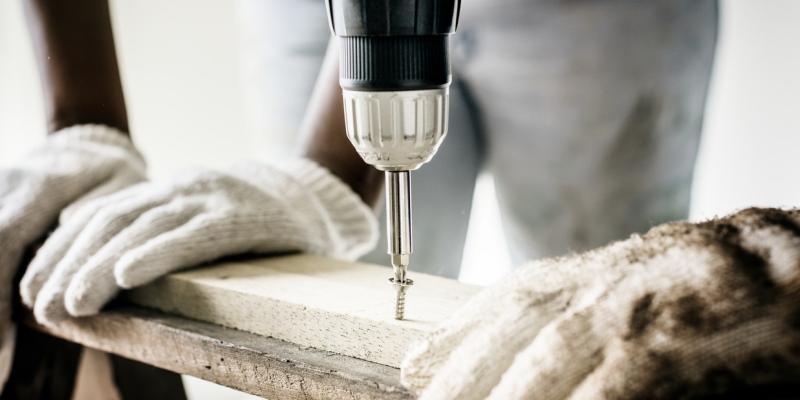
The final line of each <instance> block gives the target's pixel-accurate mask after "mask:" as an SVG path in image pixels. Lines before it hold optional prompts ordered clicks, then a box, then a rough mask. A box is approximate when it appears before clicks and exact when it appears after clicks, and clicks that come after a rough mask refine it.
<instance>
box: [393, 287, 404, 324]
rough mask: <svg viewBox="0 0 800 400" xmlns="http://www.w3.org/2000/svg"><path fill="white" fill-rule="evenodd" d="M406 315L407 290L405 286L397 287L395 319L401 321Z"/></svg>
mask: <svg viewBox="0 0 800 400" xmlns="http://www.w3.org/2000/svg"><path fill="white" fill-rule="evenodd" d="M405 313H406V288H405V286H398V287H397V301H396V302H395V307H394V319H398V320H401V319H403V318H404V316H405Z"/></svg>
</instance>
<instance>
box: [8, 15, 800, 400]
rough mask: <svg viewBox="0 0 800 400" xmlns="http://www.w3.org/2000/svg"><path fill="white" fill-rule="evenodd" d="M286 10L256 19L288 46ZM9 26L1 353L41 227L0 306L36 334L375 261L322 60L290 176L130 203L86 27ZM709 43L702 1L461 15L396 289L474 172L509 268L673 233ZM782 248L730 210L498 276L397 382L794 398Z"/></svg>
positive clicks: (428, 252)
mask: <svg viewBox="0 0 800 400" xmlns="http://www.w3.org/2000/svg"><path fill="white" fill-rule="evenodd" d="M293 2H294V1H288V0H287V1H284V2H275V4H276V5H275V7H281V6H283V7H284V8H285V9H286V13H275V14H274V15H280V16H281V18H284V19H285V21H286V22H284V23H299V22H298V21H299V20H300V16H299V15H294V17H296V18H295V19H293V18H292V15H293V14H291V12H292V11H291V10H293V9H294V8H293V7H291V6H290V3H293ZM27 5H28V11H29V12H28V15H29V20H30V22H31V24H30V25H31V27H32V31H33V33H34V34H33V37H34V43H35V45H36V48H37V59H38V60H39V65H40V68H41V75H42V79H43V82H44V83H45V84H44V87H45V90H46V105H47V112H48V123H49V124H48V127H49V128H48V129H49V131H50V132H51V135H49V137H48V139H47V140H46V141H45V143H44V144H43V145H42V146H41V147H39V148H38V149H37V150H35V151H34V152H33V153H32V154H31V155H29V156H28V157H26V158H25V159H24V160H23V161H22V162H21V163H20V164H19V165H17V166H15V167H13V168H10V169H5V170H0V271H1V272H0V274H2V276H0V278H2V279H1V280H0V284H2V285H3V287H4V289H3V292H2V294H3V298H2V299H0V325H3V326H5V327H6V329H3V330H4V331H7V330H8V329H7V327H9V326H10V311H9V310H10V307H11V306H10V305H11V303H12V301H13V299H12V298H11V293H12V279H11V277H12V276H13V275H14V273H15V271H16V267H17V265H18V264H19V262H20V259H21V257H22V253H23V251H24V249H25V248H26V247H27V246H29V245H31V244H32V243H34V242H35V241H36V240H37V239H39V238H42V237H44V236H45V235H46V233H47V231H48V229H49V228H51V227H53V226H56V225H57V228H56V229H55V231H54V232H53V233H52V234H51V235H50V236H49V237H48V238H47V240H46V241H45V242H44V244H43V245H42V246H41V248H40V249H39V250H38V251H37V252H36V254H35V256H34V258H33V260H32V261H31V263H30V264H29V265H28V267H27V270H26V271H25V274H24V276H23V278H22V281H21V283H20V288H19V289H20V295H21V299H22V301H23V302H24V303H25V304H26V305H28V306H29V307H31V308H32V309H33V310H34V315H35V317H36V318H37V320H39V321H40V322H42V323H45V324H56V323H58V322H60V321H62V320H64V319H66V318H70V317H72V316H86V315H92V314H95V313H97V312H98V311H99V310H100V309H101V308H102V307H103V306H104V305H105V304H106V303H107V302H108V301H109V300H111V299H112V298H113V297H114V296H115V295H116V293H117V292H118V291H119V290H120V289H123V288H132V287H136V286H139V285H142V284H145V283H147V282H150V281H152V280H153V279H156V278H158V277H159V276H162V275H164V274H166V273H169V272H171V271H174V270H177V269H181V268H186V267H190V266H193V265H197V264H199V263H202V262H205V261H209V260H213V259H217V258H220V257H222V256H226V255H233V254H241V253H270V252H282V251H290V250H297V251H306V252H313V253H318V254H324V255H329V256H333V257H340V258H346V259H355V258H357V257H360V256H362V255H364V254H365V253H367V252H368V251H369V250H370V249H372V248H374V247H375V243H376V242H377V239H378V231H379V229H378V222H377V219H376V218H375V215H374V213H373V211H372V207H373V206H374V205H375V203H376V201H377V198H378V195H379V193H380V190H381V182H382V174H381V173H380V172H378V171H376V170H374V169H372V168H371V167H369V166H367V165H365V164H364V163H363V162H362V161H361V159H360V158H359V157H358V155H357V154H356V153H355V151H354V150H353V149H352V146H351V145H350V143H349V142H348V141H347V139H346V137H345V135H344V131H343V130H344V123H343V121H342V118H343V117H342V115H343V112H342V105H341V96H340V91H339V88H338V85H337V76H338V73H337V70H336V60H335V59H334V58H333V56H332V54H334V52H332V51H329V52H328V57H327V59H326V60H325V61H324V62H322V66H321V72H320V74H319V79H318V81H317V82H318V83H317V85H316V89H315V91H314V94H313V96H312V100H311V102H310V105H309V107H308V109H307V110H305V111H301V110H299V109H297V108H296V109H294V110H291V111H292V112H287V113H286V114H285V115H287V116H288V117H287V118H293V116H299V115H301V113H303V112H304V113H305V114H304V115H305V117H304V118H305V123H304V124H303V128H302V131H303V134H304V137H305V138H306V140H305V142H304V144H303V146H302V149H303V150H302V155H301V156H300V157H298V158H297V159H296V160H293V161H290V162H286V163H281V164H279V163H276V162H274V161H272V160H264V161H261V162H246V163H242V164H238V165H235V166H233V167H231V168H229V169H224V170H206V169H196V170H194V171H192V172H191V173H188V174H183V175H180V176H176V177H172V178H167V179H163V180H155V181H147V180H146V174H145V163H144V160H143V158H142V156H141V155H140V154H139V153H138V152H137V150H136V148H135V146H134V145H133V142H132V141H131V140H130V138H129V137H128V133H127V131H128V129H127V128H128V124H127V116H126V112H125V106H124V101H123V97H122V88H121V84H120V80H119V73H118V71H117V62H116V57H115V53H114V45H113V40H112V35H111V28H110V23H109V19H108V8H107V4H106V3H105V2H104V1H103V0H80V1H77V2H71V3H69V4H61V3H59V2H50V1H46V0H28V1H27ZM315 6H319V4H315ZM298 9H299V8H298ZM295 10H296V9H295ZM302 16H303V17H304V16H305V15H302ZM323 17H324V15H323ZM275 23H278V22H275ZM308 23H315V24H316V23H318V24H320V25H322V26H324V24H325V21H324V19H322V20H320V21H311V22H308ZM716 29H717V4H716V2H715V1H688V0H687V1H663V2H646V3H640V2H630V1H602V2H577V3H576V2H569V3H540V2H532V1H531V2H524V1H520V0H503V1H500V2H498V1H495V0H492V1H491V2H490V1H489V0H482V1H474V2H469V3H468V4H464V10H463V12H462V21H461V26H460V32H459V34H458V36H456V39H455V41H456V43H454V54H456V60H457V61H456V62H455V63H454V64H455V65H456V67H457V70H456V71H455V76H456V77H457V81H456V83H455V84H454V85H453V86H454V89H453V94H452V106H451V107H452V111H451V126H450V137H449V138H448V140H447V142H446V143H445V145H444V148H443V149H442V150H441V152H440V154H439V155H438V156H437V157H436V158H435V159H434V161H433V162H432V163H431V165H429V166H427V167H426V168H424V169H423V170H421V171H420V174H419V178H418V179H417V180H416V185H417V186H418V187H419V190H417V193H418V198H417V204H418V205H419V206H418V207H417V217H418V218H417V220H418V221H419V224H420V225H422V227H421V228H420V230H422V231H433V230H436V231H437V232H440V234H437V235H434V236H435V237H433V238H431V240H430V242H423V243H417V246H416V247H417V250H418V251H417V253H419V255H420V257H419V265H421V266H429V268H430V269H429V271H430V272H436V273H439V274H441V275H445V276H455V274H456V273H457V271H458V265H459V264H460V259H459V257H460V254H461V251H460V250H461V247H462V245H463V238H464V234H465V231H466V224H467V221H466V215H468V213H465V210H468V209H469V206H470V199H471V196H472V190H473V186H474V180H475V177H476V175H477V173H478V172H479V170H481V168H483V167H484V160H485V165H486V167H487V168H488V169H489V170H490V171H491V172H492V173H493V174H494V175H495V179H496V182H497V187H498V200H499V202H500V205H501V210H502V212H503V222H504V224H505V228H506V233H507V235H508V238H509V240H510V247H511V250H512V253H513V256H514V257H513V258H514V259H515V261H517V262H522V261H524V260H527V259H531V258H540V257H543V256H551V255H558V254H562V253H564V252H566V251H568V250H584V249H589V248H591V247H594V246H597V245H601V244H604V243H607V242H609V241H612V240H616V239H621V238H624V237H626V236H628V235H630V234H631V233H634V232H644V231H646V230H647V229H648V228H649V227H650V226H651V225H653V224H657V223H660V222H665V221H670V220H676V219H681V218H684V217H685V216H686V212H687V209H688V204H689V203H688V201H689V187H690V182H691V175H692V169H693V165H694V159H695V156H696V152H697V145H698V142H699V135H700V131H701V126H702V116H703V107H704V102H705V96H706V93H707V87H708V81H709V76H710V71H711V65H712V59H713V50H714V44H715V40H716ZM295 31H297V30H295ZM286 36H289V35H286ZM298 37H299V36H298ZM291 39H292V38H288V39H286V42H283V44H284V45H285V47H286V48H287V49H291V48H293V46H291V43H290V41H291ZM323 40H326V38H323ZM87 43H91V46H87V45H86V44H87ZM294 48H296V47H294ZM318 48H320V49H322V48H324V46H319V47H318ZM321 54H322V53H321V52H320V53H319V54H317V57H319V58H320V59H321ZM287 57H291V54H289V53H287ZM289 75H290V76H291V75H292V74H289ZM281 76H286V75H281ZM311 80H313V77H312V76H305V77H303V76H298V83H297V84H299V85H305V87H310V84H309V82H310V81H311ZM300 81H302V82H300ZM291 84H294V82H293V81H291V80H289V81H287V82H285V83H284V84H283V85H291ZM290 89H291V88H287V87H286V86H276V90H274V92H275V93H277V94H278V95H285V94H286V93H301V92H302V91H292V90H290ZM291 104H299V103H298V102H293V103H291ZM296 121H299V119H297V120H296ZM292 123H294V122H292V121H289V122H286V125H291V124H292ZM296 125H299V122H297V124H296ZM434 185H435V187H436V190H432V189H433V188H434ZM434 212H435V213H436V214H435V215H436V217H435V218H432V217H431V218H426V217H425V215H434V214H433V213H434ZM798 226H800V215H798V214H797V212H793V211H781V210H746V211H743V212H741V213H738V214H736V215H733V216H731V217H729V218H726V219H721V220H718V221H715V222H709V223H701V224H690V223H676V224H667V225H662V226H659V227H657V228H655V229H654V230H652V231H650V233H648V234H645V235H641V236H639V235H637V236H633V237H632V238H630V239H628V240H626V241H623V242H618V243H616V244H612V245H611V246H609V247H606V248H603V249H600V250H597V251H593V252H589V253H586V254H583V255H577V256H567V257H563V258H558V259H547V260H544V261H540V262H536V263H534V264H531V265H527V266H525V267H523V268H519V269H518V270H517V271H515V273H513V274H512V275H511V276H509V277H508V278H507V279H506V280H505V281H503V282H501V283H500V284H498V285H496V286H493V287H491V288H489V289H487V290H486V291H484V292H483V293H481V294H480V295H479V296H478V297H476V298H475V299H474V300H473V301H471V302H470V303H469V304H468V305H467V306H466V307H465V308H464V309H463V310H461V311H460V312H459V313H458V314H457V315H455V316H453V318H452V319H451V320H449V321H448V322H446V323H445V325H444V326H443V327H442V328H441V329H440V330H439V331H438V332H437V333H436V334H434V335H432V336H431V337H430V338H429V339H428V340H427V341H425V342H424V343H421V344H419V345H418V346H417V347H415V348H414V349H413V351H411V352H410V353H409V355H408V358H407V359H406V361H405V362H404V365H403V380H404V383H405V384H406V385H408V386H409V387H410V388H412V389H413V390H415V391H418V392H420V393H422V397H423V398H431V399H438V398H446V399H450V398H458V399H463V398H485V397H487V396H493V397H494V398H499V399H509V398H531V397H532V398H539V397H541V398H547V399H555V398H566V397H569V396H574V397H579V398H603V397H605V398H638V397H662V398H672V397H680V396H690V395H695V394H700V395H702V394H719V392H720V391H726V390H730V389H731V388H732V387H736V388H738V387H740V386H742V387H747V386H752V385H760V384H768V383H774V382H778V381H783V380H786V379H792V378H795V377H794V374H795V373H794V372H793V370H797V367H798V364H799V363H800V359H798V356H800V355H798V354H796V351H795V350H796V348H797V344H799V343H800V341H799V340H798V339H800V338H798V335H797V332H796V330H797V327H796V325H797V324H796V318H795V317H796V312H795V309H796V307H795V306H794V304H796V303H797V300H798V293H800V291H798V290H797V289H798V287H796V286H797V285H798V284H799V282H800V279H797V278H798V276H800V265H798V263H796V262H795V261H796V260H797V254H798V253H797V252H798V251H800V245H799V244H798V243H799V242H800V237H798V234H800V229H798V228H797V227H798ZM793 318H794V319H793Z"/></svg>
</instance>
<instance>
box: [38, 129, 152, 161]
mask: <svg viewBox="0 0 800 400" xmlns="http://www.w3.org/2000/svg"><path fill="white" fill-rule="evenodd" d="M47 140H48V142H50V143H54V144H64V145H68V144H71V143H75V142H90V143H96V144H100V145H110V146H114V147H119V148H122V149H125V150H126V151H127V152H129V153H130V154H133V155H134V156H135V157H136V158H138V159H139V160H141V161H142V163H144V157H142V155H141V153H139V151H138V150H136V147H135V146H134V145H133V142H132V141H131V139H130V137H129V136H128V135H126V134H125V133H123V132H122V131H121V130H119V129H117V128H112V127H110V126H107V125H101V124H81V125H72V126H69V127H66V128H63V129H59V130H58V131H56V132H54V133H53V134H51V135H50V136H49V137H48V139H47Z"/></svg>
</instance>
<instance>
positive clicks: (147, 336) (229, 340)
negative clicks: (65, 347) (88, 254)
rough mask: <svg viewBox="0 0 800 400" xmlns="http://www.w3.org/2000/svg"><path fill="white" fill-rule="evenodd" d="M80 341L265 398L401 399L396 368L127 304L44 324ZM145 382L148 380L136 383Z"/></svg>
mask: <svg viewBox="0 0 800 400" xmlns="http://www.w3.org/2000/svg"><path fill="white" fill-rule="evenodd" d="M25 323H26V324H27V325H28V326H31V327H34V328H35V329H37V330H40V331H43V332H45V333H48V334H50V335H53V336H56V337H60V338H63V339H66V340H69V341H71V342H75V343H79V344H82V345H84V346H87V347H91V348H94V349H98V350H101V351H105V352H109V353H113V354H117V355H120V356H122V357H126V358H129V359H132V360H136V361H139V362H143V363H146V364H150V365H153V366H156V367H159V368H163V369H166V370H169V371H173V372H178V373H182V374H188V375H192V376H195V377H198V378H201V379H205V380H208V381H211V382H215V383H218V384H221V385H225V386H228V387H231V388H234V389H237V390H241V391H244V392H247V393H250V394H254V395H258V396H263V397H267V398H272V399H408V398H410V397H411V396H410V395H409V393H408V392H406V391H405V390H404V389H403V388H402V387H401V386H400V384H399V377H400V372H399V370H398V369H396V368H392V367H388V366H384V365H380V364H376V363H373V362H369V361H364V360H359V359H355V358H352V357H346V356H342V355H339V354H333V353H330V352H326V351H321V350H316V349H309V348H306V347H303V346H298V345H296V344H291V343H287V342H285V341H281V340H278V339H274V338H266V337H261V336H258V335H254V334H252V333H247V332H242V331H238V330H235V329H229V328H224V327H221V326H217V325H213V324H209V323H205V322H200V321H193V320H189V319H185V318H182V317H176V316H170V315H166V314H162V313H159V312H157V311H152V310H146V309H142V308H138V307H132V306H122V307H114V308H112V309H111V310H108V311H104V312H103V313H101V314H99V315H97V316H94V317H88V318H79V319H74V320H69V321H66V322H64V323H62V324H59V325H58V327H55V328H50V327H44V326H41V325H38V324H36V323H35V322H34V321H33V319H32V317H31V316H30V315H28V316H27V317H26V319H25ZM143 384H147V383H143Z"/></svg>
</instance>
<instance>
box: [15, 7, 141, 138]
mask: <svg viewBox="0 0 800 400" xmlns="http://www.w3.org/2000/svg"><path fill="white" fill-rule="evenodd" d="M25 5H26V7H25V8H26V15H27V19H28V26H29V29H30V32H31V36H32V38H33V44H34V48H35V50H36V61H37V64H38V67H39V73H40V76H41V80H42V87H43V89H44V103H45V111H46V113H47V127H48V131H49V132H55V131H57V130H59V129H61V128H64V127H67V126H70V125H75V124H86V123H97V124H105V125H108V126H111V127H114V128H118V129H120V130H121V131H123V132H128V117H127V113H126V110H125V99H124V97H123V93H122V83H121V82H120V74H119V69H118V66H117V56H116V52H115V49H114V37H113V33H112V30H111V21H110V17H109V9H108V2H107V0H71V1H60V0H25Z"/></svg>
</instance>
